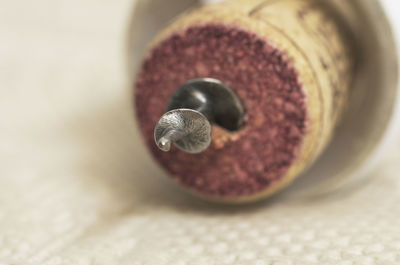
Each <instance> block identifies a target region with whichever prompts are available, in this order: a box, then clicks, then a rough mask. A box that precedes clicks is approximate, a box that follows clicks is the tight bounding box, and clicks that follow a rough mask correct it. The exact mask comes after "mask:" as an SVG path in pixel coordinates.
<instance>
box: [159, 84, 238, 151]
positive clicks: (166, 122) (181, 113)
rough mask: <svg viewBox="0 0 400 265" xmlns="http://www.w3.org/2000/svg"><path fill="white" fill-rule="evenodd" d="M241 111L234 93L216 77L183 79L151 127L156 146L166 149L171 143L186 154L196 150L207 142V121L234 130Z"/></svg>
mask: <svg viewBox="0 0 400 265" xmlns="http://www.w3.org/2000/svg"><path fill="white" fill-rule="evenodd" d="M244 115H245V111H244V108H243V106H242V104H241V102H240V100H239V99H238V98H237V96H236V95H235V93H234V92H233V91H232V90H231V89H230V88H229V87H228V86H227V85H225V84H224V83H222V82H221V81H219V80H217V79H212V78H202V79H194V80H191V81H188V82H186V83H185V84H184V85H182V86H181V87H180V88H178V90H177V91H176V92H175V93H174V95H173V96H172V98H171V100H170V101H169V104H168V107H167V113H165V114H164V115H163V116H162V117H161V119H160V120H159V121H158V123H157V125H156V127H155V130H154V139H155V141H156V144H157V146H158V147H159V148H160V149H161V150H163V151H165V152H167V151H169V150H170V148H171V143H172V142H174V143H175V145H176V146H177V147H179V148H180V149H182V150H183V151H185V152H188V153H200V152H202V151H204V150H205V149H207V147H208V146H209V145H210V143H211V123H215V124H216V125H218V126H220V127H222V128H224V129H226V130H229V131H235V130H238V129H240V128H241V127H242V125H243V123H244Z"/></svg>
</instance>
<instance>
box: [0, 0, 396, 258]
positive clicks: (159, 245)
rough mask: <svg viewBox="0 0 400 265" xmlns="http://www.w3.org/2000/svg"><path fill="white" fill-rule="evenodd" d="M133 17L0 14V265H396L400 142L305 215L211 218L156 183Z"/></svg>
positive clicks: (88, 9) (100, 8) (259, 210)
mask: <svg viewBox="0 0 400 265" xmlns="http://www.w3.org/2000/svg"><path fill="white" fill-rule="evenodd" d="M389 2H391V3H392V4H393V3H394V4H395V2H396V1H392V0H387V1H386V3H387V4H389ZM132 4H133V3H132V1H129V0H118V1H107V0H82V1H78V0H38V1H29V0H25V1H23V0H8V1H5V0H2V1H0V163H1V164H0V265H28V264H37V265H69V264H74V265H102V264H104V265H106V264H107V265H108V264H113V265H119V264H130V265H132V264H133V265H146V264H148V265H184V264H187V265H189V264H190V265H203V264H204V265H206V264H207V265H212V264H218V265H219V264H255V265H262V264H382V265H383V264H384V265H388V264H400V207H399V204H400V176H399V170H400V164H399V159H400V152H398V151H397V150H398V147H400V145H399V144H398V143H393V146H394V147H397V150H395V151H393V152H392V153H390V154H388V159H387V161H386V162H385V163H384V164H382V165H380V166H379V167H378V168H377V169H376V170H375V171H373V172H371V176H370V180H369V181H368V182H367V183H364V184H363V185H362V187H360V188H358V189H357V190H352V191H349V192H347V193H344V194H338V195H336V196H332V197H329V198H321V199H320V200H314V201H312V202H310V201H305V200H294V199H289V198H287V197H284V196H280V197H276V198H274V199H272V200H269V201H266V202H262V203H258V204H256V205H251V206H247V207H222V206H212V205H210V204H206V203H204V202H201V201H199V200H197V199H194V198H192V197H190V196H188V195H186V194H184V193H182V192H181V191H180V190H178V189H177V188H176V187H175V186H173V185H171V184H170V183H169V182H168V181H166V178H165V176H164V173H163V172H162V170H161V169H160V168H158V167H157V166H156V165H155V164H154V163H153V162H152V161H151V160H150V157H149V155H148V154H147V153H146V151H145V148H144V146H143V144H142V142H141V139H140V138H139V134H138V131H137V128H136V127H135V126H136V125H135V123H134V118H133V114H132V106H131V98H132V96H131V94H130V88H129V82H128V78H127V75H126V69H125V64H124V59H125V58H124V57H125V55H126V53H125V51H124V41H125V39H126V38H125V34H126V29H127V24H128V18H129V15H130V10H131V7H132ZM391 9H393V10H392V12H393V14H395V13H396V9H395V7H393V8H391ZM397 10H398V9H397ZM394 149H396V148H394Z"/></svg>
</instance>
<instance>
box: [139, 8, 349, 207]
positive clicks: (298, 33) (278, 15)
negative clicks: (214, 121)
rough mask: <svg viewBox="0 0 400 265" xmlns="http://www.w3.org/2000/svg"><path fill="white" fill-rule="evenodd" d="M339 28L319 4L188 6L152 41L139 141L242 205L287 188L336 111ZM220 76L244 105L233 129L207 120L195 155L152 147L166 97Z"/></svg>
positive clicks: (193, 182) (209, 191) (188, 179)
mask: <svg viewBox="0 0 400 265" xmlns="http://www.w3.org/2000/svg"><path fill="white" fill-rule="evenodd" d="M349 36H350V35H349V34H348V32H347V29H346V25H344V23H343V22H342V21H341V20H340V16H338V15H337V14H336V13H335V10H334V8H332V7H331V6H329V5H328V4H327V3H326V2H325V1H318V0H279V1H274V0H269V1H260V0H234V1H228V2H224V3H221V4H213V5H207V6H203V7H201V8H198V9H193V10H191V11H190V12H187V13H185V14H183V15H182V16H180V17H179V18H177V19H176V20H175V21H174V22H173V23H172V24H171V25H170V26H168V27H167V28H166V29H165V30H164V31H163V32H161V33H160V34H159V36H158V37H157V38H156V39H155V41H154V42H153V43H152V44H151V46H150V48H149V50H148V53H147V54H146V57H145V59H144V62H143V64H142V67H141V69H140V71H139V74H138V77H137V82H136V90H135V101H136V108H137V114H138V119H139V122H140V127H141V129H142V133H143V135H144V137H145V139H146V143H147V145H148V146H149V148H150V149H151V151H152V153H153V155H154V157H155V158H156V159H157V160H158V161H159V162H160V163H161V164H162V165H163V166H164V167H165V168H166V170H167V171H168V172H170V175H171V176H172V178H173V179H175V180H176V181H177V182H178V183H180V184H182V185H183V186H185V187H186V188H188V189H189V190H190V191H192V192H194V193H196V194H198V195H200V196H202V197H205V198H208V199H211V200H218V201H225V202H244V201H252V200H255V199H259V198H263V197H266V196H269V195H271V194H274V193H275V192H277V191H278V190H280V189H281V188H283V187H285V186H287V185H288V184H289V183H290V182H291V181H292V180H293V179H295V178H296V177H297V176H298V175H299V174H300V173H301V172H303V171H304V170H305V169H306V168H308V167H309V166H310V165H312V163H313V162H314V161H315V159H316V158H317V157H318V156H319V155H320V154H321V152H322V151H323V150H324V148H325V147H326V145H327V144H328V142H329V140H330V139H331V137H332V135H333V133H334V128H335V126H336V125H337V123H338V121H339V120H340V116H341V114H342V112H343V110H344V108H345V102H346V99H347V95H348V91H349V89H350V87H351V81H352V76H353V71H354V65H355V63H354V62H355V58H353V57H354V56H353V54H354V53H353V52H352V50H351V48H352V42H351V40H350V37H349ZM203 77H211V78H215V79H219V80H221V81H222V82H224V83H225V84H227V85H229V87H230V88H231V89H232V90H233V91H234V92H235V93H236V94H237V96H238V97H239V99H240V100H241V102H242V104H243V105H244V107H245V110H246V117H245V125H244V126H243V127H242V128H240V129H239V130H237V131H228V130H226V129H224V128H220V127H217V126H213V135H212V138H213V139H212V144H211V147H210V148H209V149H208V150H207V151H205V152H203V153H201V154H197V155H193V154H186V153H184V152H182V151H180V150H178V149H174V150H172V151H171V152H170V153H163V152H161V151H160V150H158V149H157V147H156V146H155V144H154V139H153V129H154V126H155V124H156V122H157V121H158V119H159V117H160V116H161V115H162V114H163V113H164V111H165V108H166V106H167V104H168V101H169V98H170V97H171V95H172V94H173V93H174V91H175V90H176V89H177V88H178V87H179V86H180V85H182V84H183V83H185V82H186V81H188V80H190V79H194V78H203Z"/></svg>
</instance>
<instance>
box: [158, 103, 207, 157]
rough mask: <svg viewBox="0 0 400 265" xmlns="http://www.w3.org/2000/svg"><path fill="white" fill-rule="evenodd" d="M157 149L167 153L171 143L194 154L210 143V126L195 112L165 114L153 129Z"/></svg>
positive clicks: (184, 111) (177, 110)
mask: <svg viewBox="0 0 400 265" xmlns="http://www.w3.org/2000/svg"><path fill="white" fill-rule="evenodd" d="M154 139H155V141H156V143H157V146H158V148H160V149H161V150H163V151H165V152H168V151H169V150H170V148H171V143H172V142H174V143H175V145H176V146H177V147H179V148H180V149H182V150H183V151H185V152H188V153H192V154H196V153H200V152H202V151H204V150H205V149H207V147H208V146H209V145H210V143H211V124H210V122H209V121H208V120H207V118H206V117H205V116H204V115H203V114H201V113H200V112H198V111H196V110H191V109H176V110H171V111H168V112H167V113H165V114H164V115H163V116H162V117H161V119H160V120H159V121H158V123H157V125H156V127H155V129H154Z"/></svg>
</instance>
